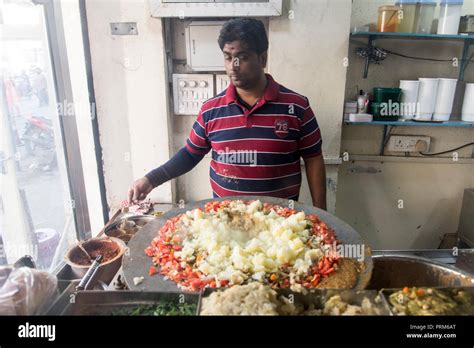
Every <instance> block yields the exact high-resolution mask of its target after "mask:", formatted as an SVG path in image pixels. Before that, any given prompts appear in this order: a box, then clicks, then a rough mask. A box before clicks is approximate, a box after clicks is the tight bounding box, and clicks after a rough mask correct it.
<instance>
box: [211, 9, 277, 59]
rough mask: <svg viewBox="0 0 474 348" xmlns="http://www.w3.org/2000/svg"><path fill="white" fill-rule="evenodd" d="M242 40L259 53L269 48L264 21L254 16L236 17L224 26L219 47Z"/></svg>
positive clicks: (222, 47)
mask: <svg viewBox="0 0 474 348" xmlns="http://www.w3.org/2000/svg"><path fill="white" fill-rule="evenodd" d="M233 41H240V42H242V43H243V44H244V45H245V46H246V47H247V48H248V49H250V50H252V51H254V52H256V53H257V54H258V55H260V54H262V53H263V52H265V51H267V50H268V38H267V32H266V31H265V26H264V25H263V23H262V21H259V20H258V19H253V18H234V19H231V20H228V21H227V22H225V23H224V25H223V26H222V29H221V31H220V34H219V39H218V40H217V42H218V43H219V47H220V48H221V50H223V49H224V46H225V44H226V43H229V42H233Z"/></svg>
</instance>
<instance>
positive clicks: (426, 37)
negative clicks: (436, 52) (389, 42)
mask: <svg viewBox="0 0 474 348" xmlns="http://www.w3.org/2000/svg"><path fill="white" fill-rule="evenodd" d="M351 37H354V38H358V37H364V38H370V37H371V38H374V39H398V40H447V41H449V40H455V41H463V40H468V41H469V40H474V35H472V34H470V35H440V34H415V33H377V32H366V33H354V34H351Z"/></svg>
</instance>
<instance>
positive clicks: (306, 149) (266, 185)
mask: <svg viewBox="0 0 474 348" xmlns="http://www.w3.org/2000/svg"><path fill="white" fill-rule="evenodd" d="M266 76H267V81H268V82H267V87H266V89H265V92H264V95H263V98H262V99H260V100H259V101H258V102H257V103H256V104H255V105H254V106H253V107H252V108H251V110H248V109H247V108H246V107H245V106H244V105H242V103H241V102H239V98H238V95H237V92H236V88H235V87H234V86H233V85H232V84H230V85H229V87H228V88H227V89H226V90H224V91H223V92H222V93H220V94H218V95H217V96H216V97H214V98H212V99H209V100H207V101H206V102H204V104H203V105H202V107H201V110H200V112H199V115H198V117H197V119H196V121H195V122H194V125H193V128H192V129H191V132H190V134H189V137H188V139H187V141H186V149H187V150H188V151H189V152H191V153H193V154H195V155H201V156H202V155H205V154H206V153H208V152H209V151H211V150H212V160H211V165H210V180H211V187H212V190H213V192H214V197H224V196H235V195H262V196H273V197H280V198H287V199H294V200H297V199H298V196H299V191H300V186H301V165H300V157H303V158H308V157H313V156H319V155H321V142H322V140H321V132H320V129H319V126H318V123H317V121H316V117H315V116H314V113H313V111H312V110H311V107H310V105H309V102H308V99H307V98H306V97H304V96H302V95H300V94H298V93H295V92H293V91H291V90H289V89H288V88H286V87H284V86H281V85H279V84H278V83H276V82H275V81H274V80H273V78H272V77H271V76H270V75H268V74H267V75H266Z"/></svg>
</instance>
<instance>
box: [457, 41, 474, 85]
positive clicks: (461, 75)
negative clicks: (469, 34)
mask: <svg viewBox="0 0 474 348" xmlns="http://www.w3.org/2000/svg"><path fill="white" fill-rule="evenodd" d="M471 45H474V40H466V41H464V47H463V50H462V58H461V66H460V67H459V81H464V72H465V71H466V68H467V66H468V65H469V61H470V60H471V58H472V55H471V56H469V47H470V46H471ZM473 55H474V54H473Z"/></svg>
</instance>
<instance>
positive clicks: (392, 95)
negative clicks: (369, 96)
mask: <svg viewBox="0 0 474 348" xmlns="http://www.w3.org/2000/svg"><path fill="white" fill-rule="evenodd" d="M401 96H402V90H401V89H400V88H386V87H375V88H374V98H375V102H376V103H388V102H389V101H390V100H391V101H392V102H396V103H398V102H400V98H401Z"/></svg>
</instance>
